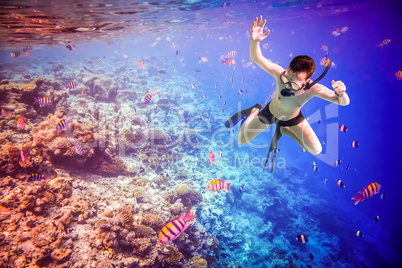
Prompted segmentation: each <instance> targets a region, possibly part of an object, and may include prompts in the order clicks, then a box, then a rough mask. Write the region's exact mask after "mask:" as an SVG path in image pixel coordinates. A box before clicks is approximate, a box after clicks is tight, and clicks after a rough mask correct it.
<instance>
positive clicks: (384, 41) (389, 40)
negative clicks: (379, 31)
mask: <svg viewBox="0 0 402 268" xmlns="http://www.w3.org/2000/svg"><path fill="white" fill-rule="evenodd" d="M389 43H391V39H384V40H383V41H382V42H381V43H379V44H378V45H377V47H379V48H384V47H386V46H388V45H389Z"/></svg>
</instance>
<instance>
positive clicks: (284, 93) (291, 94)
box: [281, 59, 331, 97]
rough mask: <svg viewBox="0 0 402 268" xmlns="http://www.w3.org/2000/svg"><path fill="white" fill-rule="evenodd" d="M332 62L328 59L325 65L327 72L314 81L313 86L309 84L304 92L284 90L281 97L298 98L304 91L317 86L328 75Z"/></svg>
mask: <svg viewBox="0 0 402 268" xmlns="http://www.w3.org/2000/svg"><path fill="white" fill-rule="evenodd" d="M330 63H331V61H330V60H329V59H327V62H326V63H325V70H324V72H322V74H321V75H320V76H319V77H318V78H317V79H316V80H314V81H313V82H312V83H311V84H310V83H308V82H307V84H306V86H305V87H304V89H303V90H298V91H296V92H291V91H290V89H287V88H284V89H282V91H281V95H282V96H284V97H290V96H298V95H301V94H303V93H304V91H306V90H308V89H310V88H311V87H312V86H314V85H315V84H317V83H318V82H319V81H320V80H321V79H323V78H324V76H325V75H326V74H327V72H328V70H329V67H331V64H330Z"/></svg>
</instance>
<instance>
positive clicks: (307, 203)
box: [0, 0, 402, 267]
mask: <svg viewBox="0 0 402 268" xmlns="http://www.w3.org/2000/svg"><path fill="white" fill-rule="evenodd" d="M26 4H27V5H30V8H34V5H35V4H32V3H30V2H26ZM70 4H71V5H70ZM98 4H99V2H96V5H95V3H94V6H95V7H94V8H93V12H90V11H88V10H91V5H89V4H88V5H86V4H84V5H83V6H77V5H76V4H74V2H71V3H70V2H68V1H67V2H66V4H65V6H60V7H59V9H56V8H54V10H50V11H48V12H49V14H58V16H59V18H60V21H62V18H68V17H69V16H71V18H70V20H71V21H69V23H71V24H73V23H75V27H74V29H75V30H74V31H70V32H69V31H67V30H66V31H65V32H62V33H59V34H57V33H53V32H51V31H48V32H45V33H43V32H41V31H37V32H39V34H38V33H34V34H32V33H31V32H27V33H25V35H24V34H21V33H20V32H18V31H12V30H13V27H10V28H7V23H9V21H7V18H6V16H3V17H1V20H2V22H1V25H2V28H3V29H2V30H1V35H2V42H1V51H0V62H1V66H2V67H1V69H0V78H1V79H8V80H10V81H13V82H18V81H21V82H22V80H23V78H21V75H22V74H24V73H27V74H30V75H31V76H32V77H44V78H46V79H51V80H54V81H56V83H59V84H61V85H65V84H66V83H68V82H70V81H73V80H74V79H76V76H78V73H79V72H80V71H81V70H82V68H85V69H89V70H91V72H96V73H101V74H103V75H105V76H108V77H109V78H110V79H112V80H114V81H116V83H117V84H118V92H117V98H116V99H115V100H112V102H114V103H116V105H117V106H119V105H120V106H121V105H122V104H128V105H129V107H130V108H131V109H136V110H137V111H140V113H141V114H143V115H144V116H148V119H149V122H152V123H150V124H152V125H153V126H154V127H156V128H158V127H159V128H161V129H165V130H166V131H168V130H170V131H172V133H176V132H177V131H180V130H182V129H184V128H187V129H192V130H194V131H195V132H198V133H199V134H200V135H201V136H202V137H203V139H202V140H200V139H198V140H197V141H193V142H189V141H188V140H187V141H184V140H182V139H179V138H176V141H177V143H175V145H174V146H173V147H174V150H177V151H180V152H181V153H183V154H184V155H185V156H186V158H185V159H187V160H188V162H184V163H183V162H181V163H180V166H179V165H178V163H171V165H170V166H167V167H165V169H164V170H159V171H157V172H159V173H165V172H169V173H170V174H173V176H174V174H175V172H176V171H177V170H178V169H180V168H184V169H186V170H188V172H189V175H188V176H187V177H186V179H190V180H192V181H193V185H194V187H195V188H196V189H197V190H199V192H201V193H202V195H203V197H204V201H203V202H202V203H200V204H199V206H198V208H197V216H198V217H197V221H199V223H201V224H202V225H203V226H204V227H205V228H206V229H207V231H208V232H209V233H210V234H211V235H213V236H216V237H217V238H218V240H219V242H220V248H221V250H220V253H219V254H218V257H219V260H218V261H217V262H215V263H214V264H212V267H295V266H290V265H291V264H292V263H293V264H296V265H297V266H298V267H400V266H401V265H402V258H401V256H402V251H401V249H402V242H401V238H402V231H401V228H400V226H401V224H402V221H401V216H400V212H401V211H402V207H401V202H400V200H399V196H400V189H401V185H402V184H401V182H400V181H399V179H400V177H401V176H400V175H399V172H398V169H397V167H398V165H399V164H400V163H399V162H400V159H401V157H400V154H399V152H400V150H401V149H402V146H401V142H400V141H399V137H398V136H399V135H398V130H399V127H398V120H399V118H400V116H401V112H400V109H399V106H400V103H401V101H402V93H401V92H400V90H401V89H402V86H401V85H402V81H401V80H400V79H398V78H397V77H396V73H397V72H398V71H400V70H402V64H401V59H402V52H401V50H402V46H401V41H402V40H401V39H402V38H401V30H400V25H401V22H402V21H401V18H400V10H401V7H402V5H401V3H400V1H336V2H335V1H195V0H194V1H174V2H168V1H160V2H141V1H138V2H135V3H131V4H132V5H129V4H127V3H124V2H123V3H121V6H118V5H117V4H115V6H113V5H112V4H111V5H112V6H111V7H110V8H109V7H108V6H107V5H106V3H103V4H104V5H98ZM117 7H119V10H120V11H119V12H120V13H113V12H108V10H111V9H114V8H115V9H116V8H117ZM134 7H135V10H136V12H129V10H130V8H133V9H134ZM75 9H77V14H80V15H82V16H83V17H82V23H83V24H84V23H85V29H81V30H77V29H79V27H80V21H79V16H77V17H76V18H74V15H73V13H74V10H75ZM84 10H87V11H84ZM97 11H99V13H98V14H97ZM123 11H125V12H126V13H124V12H123ZM52 12H53V13H52ZM83 14H85V16H87V17H84V15H83ZM259 15H262V16H263V18H264V19H267V23H266V29H270V30H271V32H270V34H269V36H268V37H267V38H266V39H265V40H264V41H262V42H261V50H262V53H263V55H264V56H265V57H266V58H268V59H270V60H272V61H273V62H276V63H278V64H279V65H281V66H282V67H284V68H287V66H288V65H289V63H290V61H291V59H292V58H293V57H294V56H296V55H310V56H311V57H312V58H313V59H314V61H315V63H316V72H315V74H314V75H313V79H314V78H315V77H318V75H319V74H320V73H321V72H322V71H323V69H324V67H323V66H321V65H320V60H321V59H322V58H323V57H324V56H325V55H326V54H327V56H328V57H329V58H330V60H331V61H332V62H333V63H334V64H335V65H333V66H331V68H330V70H329V72H328V74H327V75H326V76H325V77H324V78H323V79H322V80H321V81H320V83H322V84H323V85H326V86H327V87H328V88H331V80H341V81H343V82H344V83H345V85H346V88H347V91H346V92H347V93H348V95H349V97H350V100H351V101H350V105H348V106H336V105H329V103H328V102H327V101H325V100H322V99H318V98H315V99H312V100H310V101H309V102H308V103H307V104H306V105H305V106H304V107H303V108H302V112H303V114H304V115H305V116H306V117H310V119H309V120H311V125H312V128H313V130H314V131H315V132H316V134H317V136H318V138H319V139H320V141H321V142H324V141H325V144H323V152H322V153H321V154H320V155H318V156H314V155H312V154H310V153H308V152H303V151H302V148H301V147H300V146H299V145H298V144H297V143H296V142H295V141H293V140H292V139H291V138H289V137H286V136H285V137H283V138H282V139H281V140H280V142H279V149H280V151H279V152H278V156H277V162H278V164H280V165H279V166H277V167H276V168H275V170H274V172H273V173H272V174H271V173H269V172H263V171H262V166H263V162H264V161H265V157H266V154H267V150H268V146H269V142H270V140H271V137H272V134H273V130H274V129H273V127H271V128H270V129H269V130H267V131H266V132H264V133H262V134H260V135H259V136H258V137H257V138H256V139H255V140H254V141H253V142H252V144H246V145H240V144H238V142H237V133H238V130H239V128H238V126H236V127H235V128H233V131H230V130H229V129H227V128H225V127H224V122H225V121H226V120H227V119H228V118H229V117H230V116H231V115H232V114H233V113H235V112H236V111H238V110H239V109H240V108H241V109H243V108H245V107H249V106H251V105H253V104H255V103H264V101H265V100H266V99H267V98H268V97H269V95H270V94H271V93H272V92H273V91H274V90H275V86H276V84H275V79H274V78H272V77H271V76H270V75H269V74H267V73H266V72H264V71H263V70H262V69H261V68H260V67H258V66H256V64H252V65H251V66H249V67H246V66H247V63H248V62H250V61H251V60H250V56H249V43H250V42H249V35H250V27H251V24H252V21H253V20H254V19H255V17H256V16H259ZM91 18H93V21H91ZM74 19H75V20H74ZM103 20H105V21H104V23H105V24H108V23H111V25H112V26H110V27H109V28H107V27H105V29H104V30H102V29H103V28H102V27H103V26H102V27H101V26H99V25H102V22H103ZM56 21H57V19H56ZM66 21H68V20H64V23H65V25H63V23H60V24H59V25H57V26H59V27H64V26H66V28H68V27H67V22H66ZM90 23H93V27H94V29H95V30H87V29H86V28H87V27H89V26H88V25H89V24H90ZM57 26H54V27H57ZM52 27H53V26H52ZM81 27H84V26H81ZM97 27H98V28H99V29H100V30H96V28H97ZM336 27H338V28H339V29H338V30H337V29H336ZM344 27H347V28H344ZM71 28H72V27H71ZM342 28H344V29H346V30H344V31H340V29H342ZM334 32H335V33H334ZM386 39H390V40H391V41H390V42H386V43H387V44H385V45H384V46H383V47H379V46H378V45H379V44H381V43H382V42H383V41H384V40H386ZM25 44H30V45H32V47H33V50H32V51H31V56H29V57H25V56H24V55H21V56H19V57H17V58H12V57H11V56H10V54H11V52H13V51H15V50H16V49H19V50H21V51H22V47H23V46H24V45H25ZM66 44H72V45H74V46H75V50H74V51H70V50H69V49H67V48H66ZM321 45H326V46H328V52H329V53H327V52H325V51H324V50H323V49H321ZM230 51H236V52H237V55H236V56H235V57H234V58H235V60H236V64H234V65H226V64H223V63H222V62H221V57H222V55H225V54H226V53H228V52H230ZM201 57H206V58H207V59H208V60H207V62H203V61H201V59H200V58H201ZM141 60H143V61H144V67H143V68H140V67H139V66H138V62H139V61H141ZM98 61H101V63H99V64H97V62H98ZM57 64H61V65H63V66H64V68H63V70H62V75H61V76H58V75H60V73H58V74H56V73H57V72H56V71H55V70H54V66H55V65H57ZM140 80H141V81H140ZM78 83H81V81H78ZM154 88H157V89H158V90H159V91H160V92H159V93H158V95H159V96H158V97H157V98H159V100H160V99H167V100H168V101H169V102H170V103H171V104H173V105H174V106H172V107H170V111H167V112H166V111H165V112H164V113H163V116H161V115H160V114H159V115H158V114H157V115H156V117H155V118H156V119H155V118H151V113H155V111H159V110H157V109H158V108H152V105H156V106H158V103H157V102H156V101H155V102H154V103H153V102H152V101H151V104H150V106H148V108H144V107H142V103H143V102H144V97H145V95H146V94H147V93H149V92H150V91H151V90H152V89H154ZM240 90H241V91H242V92H243V93H242V94H239V91H240ZM127 92H134V93H135V94H132V95H130V94H128V93H127ZM68 94H71V99H70V100H69V101H70V102H71V107H72V108H71V110H74V109H77V104H76V101H77V100H76V99H75V97H76V95H77V94H75V93H74V94H73V93H68ZM127 96H128V97H127ZM157 98H156V99H157ZM159 105H160V107H159V109H162V108H163V106H161V103H160V102H159ZM122 111H123V113H124V110H122ZM147 113H148V114H147ZM318 119H322V122H320V123H318ZM123 124H124V125H130V122H129V121H124V122H123ZM341 124H342V125H345V126H347V128H348V131H347V132H345V133H344V132H340V131H339V130H338V126H339V125H341ZM173 136H174V135H173ZM173 139H175V138H173ZM183 139H184V138H183ZM352 141H357V142H358V143H359V147H357V148H352V147H351V143H352ZM181 142H183V143H186V144H187V145H186V146H181ZM175 147H177V148H175ZM211 150H212V151H213V152H215V155H216V162H217V164H216V165H210V164H209V163H207V162H205V161H204V159H207V156H208V153H209V151H211ZM218 152H222V155H223V157H222V158H220V157H219V156H218ZM125 156H127V157H128V156H129V153H127V154H126V155H125ZM338 159H339V160H341V163H340V164H339V165H338V166H337V167H334V166H333V163H334V161H336V160H338ZM315 161H317V164H316V166H317V167H318V169H319V171H318V172H316V171H315V170H313V166H314V164H313V162H315ZM178 166H179V167H180V168H178ZM347 166H349V167H350V169H347V168H346V167H347ZM214 178H225V179H226V180H228V182H231V183H232V185H231V188H232V191H233V192H232V193H227V192H224V193H222V192H221V193H220V194H219V195H215V194H214V193H211V192H208V191H204V188H205V187H206V183H208V182H209V181H210V180H212V179H214ZM325 179H328V182H327V183H325ZM337 179H341V180H342V181H343V182H344V183H345V185H346V187H345V188H341V187H339V186H338V185H337V183H336V181H337ZM372 182H377V183H379V184H381V190H380V193H379V194H377V195H375V196H373V197H372V198H370V199H369V200H367V201H365V202H362V203H359V204H358V205H354V204H353V203H354V201H352V200H351V197H353V196H355V195H357V192H358V191H360V190H363V189H364V188H365V187H366V186H367V185H369V184H370V183H372ZM240 186H242V187H243V190H242V192H241V193H240V192H239V187H240ZM381 193H385V194H386V198H385V199H381V198H380V194H381ZM161 194H162V193H161ZM376 215H381V219H380V220H379V222H378V223H375V221H374V219H375V217H376ZM358 230H359V231H361V232H363V233H364V237H363V238H361V237H358V236H356V234H355V232H356V231H358ZM299 234H304V235H305V236H307V237H308V239H309V241H308V242H307V243H305V244H302V243H300V242H298V241H297V240H296V237H297V236H298V235H299ZM287 241H288V242H289V245H287ZM211 255H214V254H213V253H211ZM311 256H313V257H311Z"/></svg>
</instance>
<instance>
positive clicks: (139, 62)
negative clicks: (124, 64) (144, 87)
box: [138, 59, 145, 68]
mask: <svg viewBox="0 0 402 268" xmlns="http://www.w3.org/2000/svg"><path fill="white" fill-rule="evenodd" d="M144 66H145V61H144V59H142V60H140V61H138V67H140V68H142V67H144Z"/></svg>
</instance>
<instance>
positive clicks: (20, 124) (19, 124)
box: [17, 115, 27, 129]
mask: <svg viewBox="0 0 402 268" xmlns="http://www.w3.org/2000/svg"><path fill="white" fill-rule="evenodd" d="M26 124H27V120H26V119H25V117H24V115H21V117H20V118H18V120H17V127H18V128H19V129H24V128H25V125H26Z"/></svg>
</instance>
